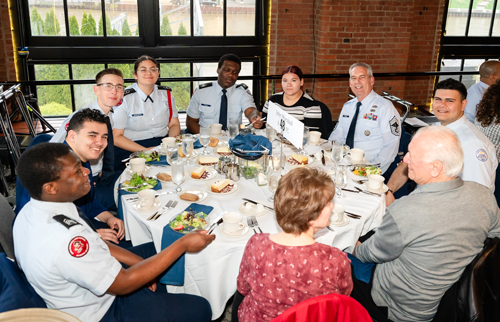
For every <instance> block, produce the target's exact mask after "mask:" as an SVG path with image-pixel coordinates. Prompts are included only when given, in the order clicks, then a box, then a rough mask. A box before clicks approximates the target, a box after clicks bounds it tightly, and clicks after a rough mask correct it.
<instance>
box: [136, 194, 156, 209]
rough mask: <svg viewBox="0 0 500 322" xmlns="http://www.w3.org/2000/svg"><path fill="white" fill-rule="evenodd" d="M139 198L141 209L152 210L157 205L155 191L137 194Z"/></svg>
mask: <svg viewBox="0 0 500 322" xmlns="http://www.w3.org/2000/svg"><path fill="white" fill-rule="evenodd" d="M137 196H138V197H139V206H140V207H141V208H151V207H153V206H154V204H155V198H156V191H154V190H153V189H144V190H141V191H139V192H138V193H137Z"/></svg>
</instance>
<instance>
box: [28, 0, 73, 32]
mask: <svg viewBox="0 0 500 322" xmlns="http://www.w3.org/2000/svg"><path fill="white" fill-rule="evenodd" d="M37 2H39V1H36V0H29V1H28V4H29V10H30V25H31V34H32V35H33V36H66V26H65V24H64V21H65V20H64V8H63V2H62V1H55V0H53V1H50V0H47V1H44V2H43V6H42V5H37Z"/></svg>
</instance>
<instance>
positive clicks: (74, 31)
mask: <svg viewBox="0 0 500 322" xmlns="http://www.w3.org/2000/svg"><path fill="white" fill-rule="evenodd" d="M69 34H70V36H80V26H79V25H78V20H76V17H75V16H74V15H73V16H71V17H69Z"/></svg>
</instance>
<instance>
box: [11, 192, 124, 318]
mask: <svg viewBox="0 0 500 322" xmlns="http://www.w3.org/2000/svg"><path fill="white" fill-rule="evenodd" d="M58 214H63V215H65V216H66V217H69V218H70V220H69V221H70V224H69V225H68V226H70V227H69V228H68V226H65V225H63V224H61V223H60V222H58V221H56V220H55V219H54V218H53V217H54V216H55V215H58ZM71 220H74V221H76V222H78V223H79V224H76V225H71ZM73 224H74V222H73ZM13 235H14V244H15V254H16V258H17V262H18V264H19V266H20V268H21V269H22V270H23V271H24V273H25V274H26V277H27V279H28V281H29V283H30V284H31V286H33V288H34V289H35V291H36V292H37V293H38V295H40V296H41V297H42V298H43V299H44V301H45V303H46V304H47V307H48V308H50V309H56V310H61V311H63V312H66V313H69V314H71V315H73V316H75V317H77V318H79V319H80V320H82V321H84V322H85V321H92V322H93V321H99V320H100V319H101V318H102V317H103V316H104V314H106V312H107V311H108V309H109V307H110V306H111V304H112V303H113V301H114V299H115V296H114V295H111V294H106V291H107V290H108V288H109V287H110V286H111V284H113V282H114V280H115V278H116V276H117V275H118V273H119V272H120V270H121V268H122V266H121V264H120V263H119V262H118V261H117V260H116V259H115V258H114V257H112V256H111V254H110V252H109V248H108V246H107V245H106V244H105V243H104V241H102V239H101V237H100V236H99V235H98V234H97V233H96V232H94V231H93V230H92V229H91V228H90V227H89V226H88V225H87V224H86V223H85V221H83V220H82V219H81V218H80V217H79V216H78V212H77V209H76V206H75V205H74V204H73V203H71V202H67V203H54V202H45V201H39V200H35V199H31V201H30V202H29V203H27V204H26V206H24V208H23V209H22V210H21V212H20V213H19V215H18V216H17V218H16V221H15V223H14V227H13ZM80 246H81V247H80ZM75 247H79V248H75ZM86 247H87V248H86ZM85 249H86V251H85ZM72 252H73V254H76V256H73V255H71V253H72Z"/></svg>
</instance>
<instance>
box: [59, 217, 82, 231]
mask: <svg viewBox="0 0 500 322" xmlns="http://www.w3.org/2000/svg"><path fill="white" fill-rule="evenodd" d="M52 218H53V219H54V220H55V221H57V222H58V223H60V224H61V225H63V226H64V227H66V228H68V229H70V228H71V227H73V226H77V225H81V224H80V223H79V222H78V221H76V220H74V219H73V218H69V217H68V216H65V215H55V216H54V217H52Z"/></svg>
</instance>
